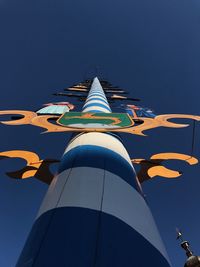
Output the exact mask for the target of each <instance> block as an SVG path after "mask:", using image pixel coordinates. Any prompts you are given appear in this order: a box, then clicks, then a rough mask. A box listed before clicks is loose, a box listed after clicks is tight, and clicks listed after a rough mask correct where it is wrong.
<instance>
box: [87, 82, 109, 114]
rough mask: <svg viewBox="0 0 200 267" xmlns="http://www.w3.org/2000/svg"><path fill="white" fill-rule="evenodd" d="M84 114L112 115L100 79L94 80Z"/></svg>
mask: <svg viewBox="0 0 200 267" xmlns="http://www.w3.org/2000/svg"><path fill="white" fill-rule="evenodd" d="M83 112H93V113H96V112H105V113H110V112H111V109H110V106H109V104H108V101H107V99H106V96H105V94H104V91H103V89H102V86H101V84H100V82H99V80H98V78H94V80H93V83H92V86H91V89H90V91H89V94H88V97H87V99H86V102H85V105H84V106H83Z"/></svg>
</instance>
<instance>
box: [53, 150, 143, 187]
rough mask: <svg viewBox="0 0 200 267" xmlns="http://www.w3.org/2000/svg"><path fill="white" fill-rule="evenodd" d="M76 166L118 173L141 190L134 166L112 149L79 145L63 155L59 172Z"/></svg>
mask: <svg viewBox="0 0 200 267" xmlns="http://www.w3.org/2000/svg"><path fill="white" fill-rule="evenodd" d="M86 155H87V157H86ZM76 167H93V168H94V167H95V168H99V169H104V170H107V171H109V172H112V173H114V174H116V175H118V176H119V177H121V178H122V179H123V180H124V181H126V182H127V183H129V184H130V185H131V186H133V187H134V188H135V189H136V190H138V191H139V192H140V189H139V188H138V183H137V182H136V179H135V172H134V170H133V168H132V166H130V164H129V163H128V162H127V161H126V160H125V159H124V158H123V157H121V156H120V155H119V154H117V153H115V152H114V151H112V150H110V149H107V148H104V147H100V146H92V145H83V146H77V147H75V148H73V149H71V150H70V151H69V152H67V153H66V154H64V155H63V158H62V160H61V164H60V167H59V170H58V173H61V172H63V171H64V170H67V169H70V168H76Z"/></svg>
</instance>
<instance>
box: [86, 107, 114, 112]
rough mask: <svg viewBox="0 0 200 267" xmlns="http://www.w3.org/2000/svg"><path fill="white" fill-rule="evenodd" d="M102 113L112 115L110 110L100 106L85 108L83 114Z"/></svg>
mask: <svg viewBox="0 0 200 267" xmlns="http://www.w3.org/2000/svg"><path fill="white" fill-rule="evenodd" d="M96 110H98V111H101V112H105V113H110V111H109V110H107V109H105V108H102V107H99V106H92V107H88V108H85V109H84V110H83V111H82V112H89V111H94V112H95V111H96Z"/></svg>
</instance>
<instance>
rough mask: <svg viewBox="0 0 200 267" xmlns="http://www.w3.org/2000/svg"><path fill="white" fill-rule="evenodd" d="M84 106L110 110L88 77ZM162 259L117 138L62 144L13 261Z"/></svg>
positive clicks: (26, 264) (90, 263) (83, 266)
mask: <svg viewBox="0 0 200 267" xmlns="http://www.w3.org/2000/svg"><path fill="white" fill-rule="evenodd" d="M83 112H111V110H110V107H109V104H108V102H107V100H106V97H105V94H104V92H103V89H102V87H101V85H100V83H99V81H98V79H97V78H95V79H94V81H93V84H92V86H91V90H90V92H89V95H88V98H87V100H86V103H85V105H84V108H83ZM147 266H153V267H169V266H170V263H169V260H168V257H167V254H166V251H165V248H164V246H163V243H162V241H161V239H160V235H159V233H158V231H157V228H156V226H155V223H154V220H153V217H152V215H151V212H150V210H149V208H148V206H147V204H146V202H145V200H144V198H143V196H142V194H141V192H140V190H139V185H138V181H137V178H136V174H135V170H134V168H133V166H132V164H131V160H130V157H129V155H128V153H127V151H126V149H125V148H124V146H123V144H122V143H121V141H120V140H119V139H118V138H117V137H114V136H113V135H111V134H105V133H98V132H89V133H83V134H80V135H77V136H76V137H75V138H74V139H73V140H71V142H70V143H69V144H68V146H67V148H66V150H65V152H64V155H63V157H62V159H61V163H60V166H59V170H58V174H57V175H56V176H55V178H54V180H53V181H52V183H51V185H50V187H49V190H48V192H47V194H46V196H45V198H44V201H43V203H42V205H41V208H40V210H39V213H38V215H37V218H36V221H35V223H34V225H33V228H32V230H31V233H30V235H29V238H28V240H27V242H26V244H25V247H24V249H23V251H22V254H21V257H20V259H19V261H18V263H17V267H147Z"/></svg>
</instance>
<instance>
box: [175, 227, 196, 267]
mask: <svg viewBox="0 0 200 267" xmlns="http://www.w3.org/2000/svg"><path fill="white" fill-rule="evenodd" d="M176 233H177V237H176V239H177V240H180V241H181V244H180V245H181V247H182V248H183V249H184V250H185V253H186V256H187V261H186V263H185V265H184V267H200V257H198V256H194V254H193V252H192V250H191V248H190V244H189V242H188V241H184V239H183V234H182V232H181V231H180V230H179V229H178V228H176Z"/></svg>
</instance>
